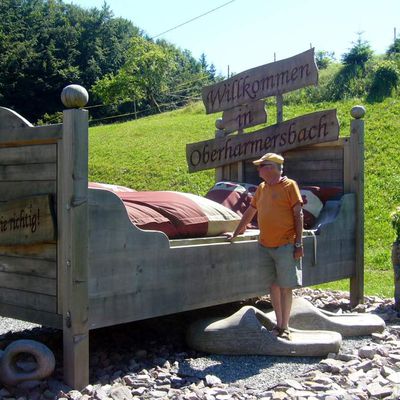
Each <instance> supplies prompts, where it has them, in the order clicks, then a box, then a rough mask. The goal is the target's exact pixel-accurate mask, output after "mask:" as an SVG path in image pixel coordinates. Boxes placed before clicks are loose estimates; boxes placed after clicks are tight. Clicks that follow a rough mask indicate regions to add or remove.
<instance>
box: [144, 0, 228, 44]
mask: <svg viewBox="0 0 400 400" xmlns="http://www.w3.org/2000/svg"><path fill="white" fill-rule="evenodd" d="M234 1H235V0H231V1H228V2H226V3H224V4H221V5H220V6H218V7H216V8H213V9H212V10H210V11H207V12H205V13H204V14H201V15H198V16H197V17H194V18H192V19H189V20H188V21H185V22H182V23H181V24H179V25H176V26H174V27H173V28H170V29H168V30H166V31H164V32H161V33H159V34H158V35H155V36H153V37H152V38H151V39H155V38H158V37H159V36H162V35H164V34H165V33H168V32H171V31H173V30H174V29H177V28H180V27H181V26H183V25H186V24H189V23H190V22H193V21H195V20H196V19H199V18H201V17H204V16H205V15H208V14H211V13H212V12H214V11H217V10H219V9H220V8H222V7H225V6H227V5H228V4H230V3H233V2H234Z"/></svg>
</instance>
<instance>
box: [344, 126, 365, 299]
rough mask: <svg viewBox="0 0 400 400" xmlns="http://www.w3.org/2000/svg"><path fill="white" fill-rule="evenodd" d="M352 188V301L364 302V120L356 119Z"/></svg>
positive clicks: (352, 129)
mask: <svg viewBox="0 0 400 400" xmlns="http://www.w3.org/2000/svg"><path fill="white" fill-rule="evenodd" d="M350 129H351V136H350V149H351V150H350V153H351V154H352V157H351V160H350V172H349V174H348V175H349V179H350V190H351V191H352V192H353V193H356V194H357V207H356V215H357V219H356V221H357V224H356V269H355V275H354V277H352V279H351V281H350V302H351V304H352V305H353V306H355V305H357V304H358V303H362V302H364V121H363V120H362V119H354V120H352V121H351V125H350Z"/></svg>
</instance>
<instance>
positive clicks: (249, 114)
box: [222, 100, 267, 133]
mask: <svg viewBox="0 0 400 400" xmlns="http://www.w3.org/2000/svg"><path fill="white" fill-rule="evenodd" d="M265 122H267V112H266V111H265V103H264V101H263V100H258V101H253V102H251V103H249V104H243V105H241V106H237V107H235V108H232V109H230V110H226V111H224V112H223V114H222V123H223V126H224V130H225V132H226V133H232V132H235V131H239V130H241V129H246V128H250V127H251V126H256V125H259V124H264V123H265Z"/></svg>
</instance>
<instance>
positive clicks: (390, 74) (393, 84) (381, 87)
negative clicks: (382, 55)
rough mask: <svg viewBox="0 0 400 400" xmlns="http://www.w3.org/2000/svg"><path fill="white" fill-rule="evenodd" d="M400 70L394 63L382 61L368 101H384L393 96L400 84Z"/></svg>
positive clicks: (376, 72) (377, 68)
mask: <svg viewBox="0 0 400 400" xmlns="http://www.w3.org/2000/svg"><path fill="white" fill-rule="evenodd" d="M399 77H400V73H399V69H398V67H397V65H396V63H395V62H394V61H391V60H385V61H381V62H380V63H379V64H378V65H377V67H376V71H375V74H374V77H373V81H372V85H371V88H370V90H369V93H368V97H367V100H368V101H382V100H383V99H385V97H389V96H391V94H392V93H393V90H394V89H396V88H397V85H398V83H399Z"/></svg>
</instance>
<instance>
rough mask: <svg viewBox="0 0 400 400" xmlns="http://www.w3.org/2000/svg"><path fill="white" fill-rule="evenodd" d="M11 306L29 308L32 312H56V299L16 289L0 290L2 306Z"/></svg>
mask: <svg viewBox="0 0 400 400" xmlns="http://www.w3.org/2000/svg"><path fill="white" fill-rule="evenodd" d="M1 303H3V304H9V305H13V306H19V307H24V308H28V309H31V310H41V311H46V312H51V313H55V312H56V298H55V297H54V296H48V295H45V294H40V293H33V292H25V291H22V290H14V289H6V288H1V289H0V304H1Z"/></svg>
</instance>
